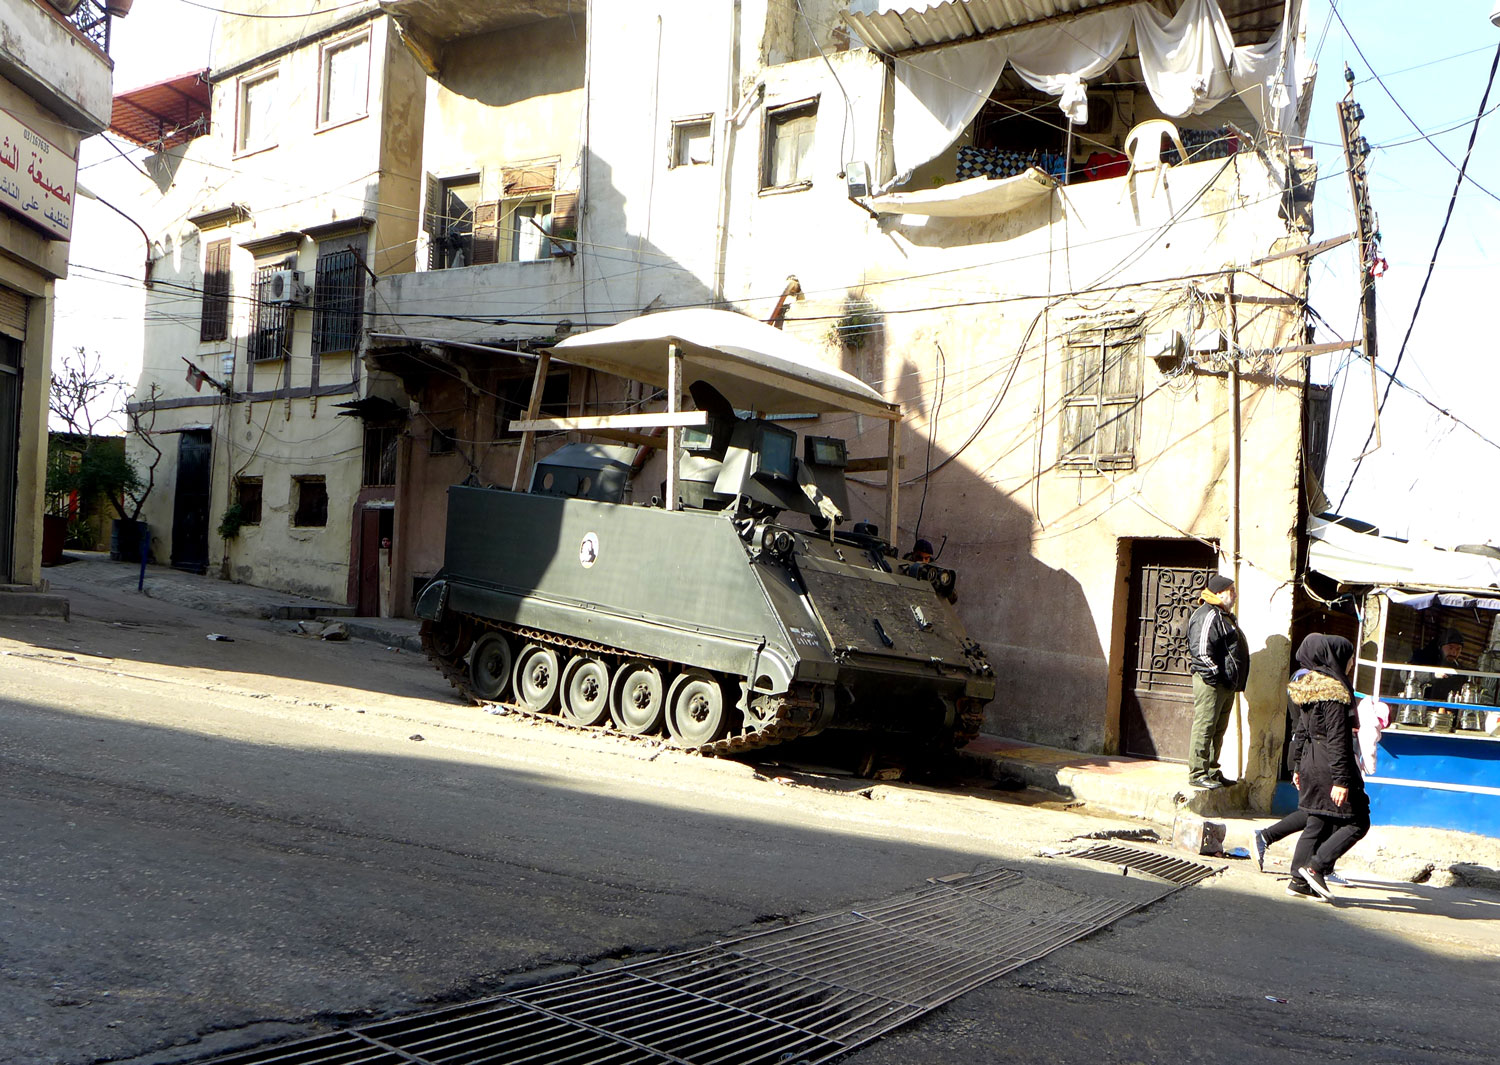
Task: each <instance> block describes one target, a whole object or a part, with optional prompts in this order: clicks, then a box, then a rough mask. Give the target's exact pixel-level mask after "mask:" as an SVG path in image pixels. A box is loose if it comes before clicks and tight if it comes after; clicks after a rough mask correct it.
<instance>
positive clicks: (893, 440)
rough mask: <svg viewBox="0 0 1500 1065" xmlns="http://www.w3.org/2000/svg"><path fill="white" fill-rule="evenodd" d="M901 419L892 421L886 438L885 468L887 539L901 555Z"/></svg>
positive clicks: (897, 418)
mask: <svg viewBox="0 0 1500 1065" xmlns="http://www.w3.org/2000/svg"><path fill="white" fill-rule="evenodd" d="M900 452H901V418H900V417H899V416H897V417H895V418H892V419H891V424H890V428H889V430H888V431H887V436H886V462H887V465H886V468H885V538H886V539H887V540H888V541H890V545H891V546H892V547H894V548H896V550H897V552H898V553H899V552H900V550H901V548H900V545H899V544H898V543H897V542H896V541H897V536H898V528H897V525H896V520H897V518H898V517H900V514H901V511H900V508H899V507H898V505H897V499H896V496H897V493H898V491H899V489H900V481H901V455H900Z"/></svg>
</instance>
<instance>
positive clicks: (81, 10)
mask: <svg viewBox="0 0 1500 1065" xmlns="http://www.w3.org/2000/svg"><path fill="white" fill-rule="evenodd" d="M68 21H69V22H71V23H72V24H73V26H74V28H76V29H77V30H78V32H79V33H81V34H83V35H84V36H85V37H87V38H88V39H89V40H90V41H92V42H93V43H94V45H95V46H96V47H97V48H98V49H99V51H101V52H103V53H104V54H105V55H109V21H110V19H109V14H108V12H106V11H105V10H104V5H103V4H101V3H99V2H98V0H83V2H82V3H80V4H79V5H78V7H77V8H76V9H75V10H74V11H73V13H72V14H71V15H69V16H68Z"/></svg>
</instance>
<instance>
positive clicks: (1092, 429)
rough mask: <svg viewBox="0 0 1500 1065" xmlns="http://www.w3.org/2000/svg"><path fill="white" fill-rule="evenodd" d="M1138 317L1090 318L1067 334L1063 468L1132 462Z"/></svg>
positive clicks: (1122, 465) (1122, 466) (1138, 382)
mask: <svg viewBox="0 0 1500 1065" xmlns="http://www.w3.org/2000/svg"><path fill="white" fill-rule="evenodd" d="M1142 328H1143V325H1142V319H1140V318H1130V319H1117V320H1115V321H1112V322H1091V323H1089V324H1087V325H1082V326H1079V327H1077V328H1075V329H1073V330H1072V331H1071V332H1069V334H1068V339H1067V354H1066V356H1065V358H1066V361H1065V362H1064V365H1063V374H1064V381H1063V400H1062V454H1061V456H1060V457H1059V458H1058V465H1059V466H1060V467H1062V468H1063V469H1097V470H1128V469H1130V468H1132V467H1133V466H1134V465H1135V438H1136V427H1137V426H1136V423H1137V419H1138V412H1139V410H1140V401H1141V369H1140V365H1141V340H1142V337H1141V330H1142Z"/></svg>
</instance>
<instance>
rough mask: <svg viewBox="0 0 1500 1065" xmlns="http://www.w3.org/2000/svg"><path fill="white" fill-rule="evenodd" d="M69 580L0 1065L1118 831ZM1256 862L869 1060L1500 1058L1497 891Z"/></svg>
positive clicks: (104, 1048) (1045, 809)
mask: <svg viewBox="0 0 1500 1065" xmlns="http://www.w3.org/2000/svg"><path fill="white" fill-rule="evenodd" d="M72 594H73V606H74V620H73V621H72V622H69V623H65V622H58V621H48V620H37V619H0V1061H3V1062H25V1063H59V1065H61V1063H67V1065H76V1063H86V1062H87V1063H94V1062H107V1061H132V1062H146V1061H151V1062H167V1061H180V1060H188V1059H191V1058H193V1057H197V1056H201V1055H205V1054H208V1053H210V1052H215V1051H222V1050H225V1049H228V1048H230V1047H234V1046H244V1045H249V1044H253V1043H255V1042H257V1041H259V1040H261V1039H265V1038H271V1037H277V1036H285V1035H290V1034H299V1033H311V1032H316V1031H322V1030H327V1029H328V1028H329V1027H332V1026H336V1025H340V1024H347V1023H352V1022H355V1021H358V1020H361V1019H365V1018H371V1017H379V1016H387V1015H393V1014H399V1013H403V1012H410V1011H413V1010H416V1009H420V1008H423V1007H425V1006H429V1005H432V1004H434V1003H439V1002H450V1001H457V1000H462V999H465V998H468V997H475V996H479V995H482V994H485V993H487V992H492V991H494V990H495V989H496V988H498V987H501V986H504V985H505V983H506V981H508V980H510V979H513V978H515V977H516V976H517V975H518V974H523V973H532V974H538V973H542V974H544V973H547V972H549V971H552V970H554V969H558V968H559V967H567V966H576V965H579V964H589V963H592V962H597V961H599V960H602V959H615V958H628V957H635V956H639V955H643V954H649V953H654V952H661V951H667V950H672V949H676V948H682V947H690V946H697V945H701V944H704V943H707V942H709V941H711V940H713V939H715V938H718V937H720V936H723V935H726V934H732V933H734V932H735V931H737V930H743V929H745V928H747V927H754V926H757V925H758V924H763V923H764V922H767V921H775V920H779V919H781V918H784V917H787V916H791V915H798V914H806V913H812V912H818V911H822V910H828V909H834V908H842V907H844V906H847V905H850V904H853V903H855V902H858V901H861V900H868V899H873V898H878V897H881V896H884V895H888V894H893V893H896V892H899V891H902V890H905V889H908V888H911V887H913V886H916V885H918V884H920V883H922V882H923V881H924V880H925V879H926V878H927V877H931V876H935V875H942V874H946V873H952V872H957V871H967V870H970V869H974V868H976V867H979V866H986V865H993V864H995V863H1000V864H1004V865H1007V866H1010V867H1012V868H1015V869H1018V870H1020V871H1021V872H1023V873H1024V874H1025V875H1026V876H1028V877H1032V878H1035V879H1036V880H1038V881H1040V882H1043V883H1053V884H1056V885H1058V886H1059V887H1065V888H1067V889H1068V890H1069V891H1073V892H1085V893H1087V892H1089V891H1091V890H1102V887H1101V885H1102V883H1103V880H1102V879H1101V878H1102V877H1103V874H1101V873H1100V872H1099V871H1098V870H1097V869H1091V868H1087V867H1083V866H1080V865H1077V864H1074V863H1068V862H1061V861H1057V860H1054V859H1049V858H1045V857H1041V856H1039V851H1040V850H1041V849H1042V848H1044V847H1052V846H1056V845H1057V844H1058V843H1059V841H1062V840H1064V839H1067V838H1069V837H1071V836H1075V835H1078V834H1080V833H1083V832H1088V831H1097V830H1099V829H1101V828H1108V827H1129V826H1128V825H1125V824H1123V823H1122V822H1118V821H1109V822H1103V821H1100V820H1098V819H1094V818H1090V817H1087V816H1082V815H1080V814H1079V813H1077V812H1074V811H1067V810H1062V809H1057V808H1052V807H1049V806H1046V805H1040V806H1038V805H1025V804H1017V803H1013V802H1007V801H1004V800H1005V796H1004V795H1002V794H1001V793H997V792H985V791H979V790H963V789H958V790H953V791H938V790H933V789H927V788H919V787H914V786H909V785H902V784H883V785H878V786H875V787H873V788H872V787H870V786H869V785H868V782H857V781H850V780H845V779H838V778H834V779H821V778H815V777H811V776H805V775H800V774H797V773H794V772H789V771H786V770H784V769H782V768H777V767H772V766H760V767H754V766H747V765H740V764H737V763H731V762H720V761H712V760H705V759H699V758H692V757H686V756H682V755H678V754H675V753H673V752H670V751H665V750H663V749H662V748H660V747H658V746H656V745H654V744H651V743H647V742H641V741H627V740H623V739H619V738H614V737H601V736H583V735H578V734H574V733H567V732H562V731H560V730H554V729H549V728H546V727H543V726H537V725H534V724H531V723H528V722H524V721H518V720H516V719H513V718H509V717H497V716H492V715H487V714H484V713H482V712H480V711H477V710H474V709H472V708H468V707H464V706H460V705H457V704H456V703H454V702H452V701H451V696H450V693H449V692H448V690H447V687H446V685H445V684H444V683H443V682H442V681H441V680H440V678H438V676H437V674H436V673H435V672H433V671H431V670H430V669H429V668H428V667H427V666H426V664H425V663H424V662H422V661H420V660H418V659H416V658H415V657H414V656H411V655H406V654H396V653H392V652H388V651H386V650H385V649H383V648H380V647H378V646H374V645H369V644H361V643H356V642H351V643H347V644H326V643H321V642H318V641H313V640H307V639H302V638H298V637H295V636H292V635H290V634H289V632H288V630H289V628H290V626H289V625H287V624H280V625H278V624H275V623H254V622H229V621H224V620H222V619H219V618H215V617H213V616H212V615H207V614H205V613H203V612H200V611H194V610H188V609H184V608H178V607H173V606H171V605H168V604H163V603H160V602H156V601H153V600H149V599H142V598H139V597H133V596H129V595H125V594H121V593H118V592H110V591H108V590H101V591H97V592H96V591H91V590H89V589H79V590H75V591H74V592H73V593H72ZM209 632H220V633H224V634H227V635H230V636H232V637H233V642H210V641H208V640H207V639H205V635H206V634H207V633H209ZM1246 865H1247V863H1237V864H1233V865H1232V867H1231V868H1229V869H1228V870H1227V871H1226V873H1225V874H1224V875H1223V876H1221V877H1218V878H1215V879H1214V880H1212V881H1210V882H1208V883H1207V884H1205V885H1202V886H1199V887H1195V888H1192V889H1189V890H1187V891H1184V892H1181V893H1179V894H1177V895H1175V896H1173V897H1172V898H1171V899H1169V900H1167V901H1165V902H1163V903H1160V904H1158V905H1156V906H1155V907H1152V908H1151V909H1149V910H1147V911H1145V912H1144V913H1142V914H1140V915H1137V916H1134V917H1130V918H1127V919H1125V920H1124V921H1121V922H1119V923H1117V924H1116V925H1114V926H1112V927H1111V928H1110V929H1108V930H1106V931H1104V932H1101V933H1099V934H1097V935H1095V936H1094V937H1091V938H1090V939H1088V940H1086V941H1084V942H1082V943H1078V944H1075V945H1073V946H1070V947H1066V948H1063V949H1062V950H1061V951H1059V952H1057V953H1055V954H1053V955H1051V956H1050V957H1048V958H1047V959H1044V960H1043V961H1041V962H1039V963H1034V964H1032V965H1030V966H1027V967H1025V968H1023V969H1020V970H1018V971H1017V972H1015V973H1013V974H1011V975H1010V976H1009V977H1005V978H1002V979H1001V980H999V981H997V982H995V983H994V984H991V985H989V986H988V987H986V988H983V989H980V990H978V991H975V992H972V993H970V994H969V995H967V996H965V997H964V998H962V999H960V1000H958V1001H957V1002H955V1003H952V1004H950V1005H949V1006H947V1007H944V1008H943V1009H941V1010H939V1011H937V1012H935V1013H933V1014H931V1015H929V1016H928V1017H927V1018H926V1019H925V1020H923V1021H921V1022H919V1023H917V1024H915V1025H913V1026H911V1027H910V1028H908V1029H905V1030H903V1031H901V1032H898V1033H895V1034H893V1035H892V1036H889V1037H887V1038H886V1039H884V1040H882V1041H880V1042H879V1043H876V1044H873V1045H871V1046H869V1047H867V1048H866V1049H864V1050H862V1051H859V1052H857V1053H856V1054H855V1055H854V1056H853V1057H852V1058H851V1059H850V1060H851V1061H858V1062H882V1063H883V1062H896V1061H901V1062H911V1061H931V1062H949V1061H951V1062H959V1061H964V1062H973V1061H992V1060H993V1061H998V1060H1006V1061H1050V1062H1073V1061H1077V1062H1080V1063H1081V1062H1084V1061H1088V1062H1100V1061H1110V1062H1136V1061H1141V1062H1146V1061H1161V1062H1186V1061H1223V1062H1241V1061H1243V1062H1254V1061H1268V1060H1286V1061H1292V1060H1298V1061H1300V1060H1306V1059H1307V1058H1308V1057H1309V1056H1316V1057H1317V1058H1320V1059H1323V1060H1333V1061H1339V1060H1345V1059H1347V1060H1358V1061H1361V1062H1370V1061H1375V1062H1385V1061H1390V1062H1426V1061H1433V1062H1437V1061H1443V1062H1467V1061H1475V1062H1478V1061H1485V1062H1488V1061H1492V1060H1494V1058H1495V1056H1496V1049H1495V1048H1496V1047H1500V1011H1497V1010H1496V1009H1495V1008H1494V1005H1493V989H1494V988H1495V987H1496V986H1500V982H1497V979H1496V977H1497V975H1500V973H1497V959H1500V923H1497V921H1496V917H1500V897H1496V896H1493V895H1486V894H1484V893H1482V892H1476V891H1471V890H1465V889H1456V888H1449V889H1436V888H1422V887H1412V886H1410V885H1384V886H1378V887H1371V888H1365V889H1361V890H1358V891H1352V892H1350V893H1349V895H1350V900H1349V903H1348V904H1346V905H1344V906H1341V907H1338V908H1333V907H1329V906H1326V905H1318V904H1313V903H1307V902H1303V901H1300V900H1293V899H1288V898H1285V897H1284V896H1282V894H1281V887H1280V884H1279V883H1278V882H1277V881H1276V880H1275V878H1273V877H1270V876H1264V875H1258V874H1256V873H1255V872H1254V870H1253V869H1250V868H1246ZM1267 995H1271V996H1273V997H1275V998H1281V999H1285V1000H1286V1002H1285V1003H1278V1002H1271V1001H1268V1000H1267V999H1266V996H1267Z"/></svg>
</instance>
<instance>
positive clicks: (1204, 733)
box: [1188, 673, 1234, 780]
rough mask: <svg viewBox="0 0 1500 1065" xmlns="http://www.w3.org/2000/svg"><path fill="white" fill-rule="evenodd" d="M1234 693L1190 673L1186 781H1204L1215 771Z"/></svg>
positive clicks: (1227, 726) (1216, 772)
mask: <svg viewBox="0 0 1500 1065" xmlns="http://www.w3.org/2000/svg"><path fill="white" fill-rule="evenodd" d="M1233 706H1234V692H1232V691H1230V690H1229V689H1228V688H1216V687H1214V686H1213V685H1212V684H1210V683H1208V681H1206V680H1204V679H1203V678H1202V677H1200V676H1198V674H1196V673H1194V674H1193V735H1192V739H1191V740H1190V741H1189V744H1188V780H1208V779H1210V778H1212V777H1214V776H1215V775H1216V774H1218V772H1219V750H1220V748H1222V747H1223V746H1224V733H1225V732H1226V731H1227V730H1228V729H1229V711H1230V709H1231V708H1233Z"/></svg>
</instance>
